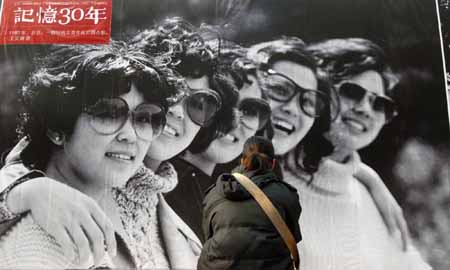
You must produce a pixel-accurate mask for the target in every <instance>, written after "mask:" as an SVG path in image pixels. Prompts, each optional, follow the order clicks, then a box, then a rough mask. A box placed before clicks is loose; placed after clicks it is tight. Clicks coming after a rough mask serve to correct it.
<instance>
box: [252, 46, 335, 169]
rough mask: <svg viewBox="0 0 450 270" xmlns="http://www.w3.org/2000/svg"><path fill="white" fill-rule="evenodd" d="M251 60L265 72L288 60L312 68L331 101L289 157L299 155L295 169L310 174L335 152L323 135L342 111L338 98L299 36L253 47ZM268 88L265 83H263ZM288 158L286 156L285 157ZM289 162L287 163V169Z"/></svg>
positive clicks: (320, 88) (319, 88)
mask: <svg viewBox="0 0 450 270" xmlns="http://www.w3.org/2000/svg"><path fill="white" fill-rule="evenodd" d="M248 56H249V58H251V59H252V60H254V61H255V62H257V63H259V65H260V68H261V69H265V68H270V67H271V66H272V65H273V64H274V63H275V62H277V61H281V60H288V61H292V62H295V63H298V64H301V65H303V66H306V67H308V68H310V69H311V70H312V71H313V72H314V74H315V76H316V79H317V81H318V90H320V91H322V92H324V93H325V94H327V95H328V96H329V97H330V98H329V102H328V104H327V105H328V106H326V108H325V111H324V112H323V113H322V114H321V115H320V116H319V117H318V118H316V119H315V121H314V124H313V126H312V128H311V130H310V131H309V132H308V133H307V135H306V136H305V137H304V138H303V139H302V141H300V143H299V144H297V146H296V147H295V148H294V149H293V150H292V151H290V153H288V154H287V155H289V154H294V155H295V157H296V158H295V166H294V167H295V168H291V169H296V170H298V169H300V170H302V171H304V172H307V173H314V172H316V171H317V169H318V166H319V162H320V160H321V159H322V158H323V157H325V156H328V155H329V154H331V153H332V152H333V149H334V148H333V146H332V144H331V142H330V141H329V140H328V139H326V138H325V137H324V136H323V135H324V133H325V132H327V131H328V130H329V129H330V124H331V121H332V119H333V118H334V116H335V115H336V114H337V111H338V101H337V96H336V94H335V93H334V91H333V89H332V87H331V85H330V83H329V81H328V78H327V76H326V74H325V73H323V72H321V71H320V70H319V69H318V67H317V64H316V61H315V59H314V58H313V56H312V55H311V54H310V53H309V52H308V51H307V50H306V44H305V43H304V42H303V41H302V40H301V39H299V38H297V37H282V38H280V39H277V40H273V41H269V42H263V43H259V44H256V45H254V46H252V47H251V48H250V49H249V53H248ZM260 83H261V86H262V87H264V83H263V82H260ZM285 158H286V157H285ZM287 165H288V163H287V162H286V163H285V166H287Z"/></svg>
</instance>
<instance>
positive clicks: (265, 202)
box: [233, 173, 300, 270]
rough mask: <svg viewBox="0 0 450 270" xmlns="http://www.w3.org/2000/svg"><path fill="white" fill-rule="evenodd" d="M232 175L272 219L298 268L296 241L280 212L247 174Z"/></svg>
mask: <svg viewBox="0 0 450 270" xmlns="http://www.w3.org/2000/svg"><path fill="white" fill-rule="evenodd" d="M233 176H234V177H235V178H236V180H238V182H239V183H241V185H242V186H244V188H245V189H247V191H248V192H249V193H250V194H251V195H252V196H253V198H255V200H256V202H257V203H258V204H259V205H260V206H261V208H262V210H263V211H264V213H266V215H267V216H268V217H269V219H270V221H272V223H273V225H274V226H275V228H276V229H277V231H278V232H279V233H280V235H281V238H283V240H284V243H285V244H286V246H287V247H288V248H289V251H290V252H291V258H292V260H293V262H294V269H295V270H297V269H299V265H300V256H299V254H298V249H297V242H296V241H295V238H294V236H293V235H292V233H291V231H290V230H289V228H288V226H287V225H286V223H285V222H284V220H283V218H282V217H281V215H280V213H279V212H278V211H277V209H276V208H275V207H274V206H273V204H272V202H271V201H270V199H269V198H267V196H266V194H264V192H263V191H262V190H261V189H260V188H259V187H258V186H257V185H255V183H253V181H252V180H250V179H249V178H248V177H247V176H245V175H243V174H240V173H233Z"/></svg>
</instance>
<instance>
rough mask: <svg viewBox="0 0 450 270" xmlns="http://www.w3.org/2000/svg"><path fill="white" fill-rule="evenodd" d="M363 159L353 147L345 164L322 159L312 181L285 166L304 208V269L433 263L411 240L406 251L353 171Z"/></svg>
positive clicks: (393, 268) (382, 269) (392, 268)
mask: <svg viewBox="0 0 450 270" xmlns="http://www.w3.org/2000/svg"><path fill="white" fill-rule="evenodd" d="M360 165H361V160H360V158H359V156H358V154H357V153H356V152H355V153H354V154H353V155H352V156H351V158H350V160H349V161H348V162H347V163H345V164H343V163H337V162H335V161H333V160H331V159H326V160H324V161H322V163H321V165H320V167H319V171H318V172H317V173H316V174H315V175H314V180H313V182H312V184H311V185H307V183H306V182H305V180H301V176H300V175H297V174H294V173H293V172H290V171H285V172H283V173H284V179H285V181H286V182H288V183H289V184H291V185H293V186H294V187H296V188H297V190H298V193H299V196H300V203H301V206H302V209H303V211H302V214H301V216H300V221H299V222H300V228H301V231H302V236H303V240H302V241H301V242H300V243H299V245H298V247H299V252H300V257H301V267H300V268H301V269H304V270H332V269H336V270H352V269H361V270H372V269H373V270H375V269H377V270H378V269H379V270H397V269H399V270H400V269H408V270H415V269H431V267H430V266H428V265H427V264H426V263H425V262H424V261H423V260H422V258H421V257H420V255H419V253H418V252H417V250H416V249H415V248H414V247H413V246H409V247H408V251H407V252H404V251H402V248H401V241H400V235H395V236H394V237H393V236H391V235H389V233H388V230H387V228H386V226H385V224H384V223H383V220H382V217H381V215H380V213H379V212H378V210H377V208H376V206H375V204H374V202H373V200H372V197H371V196H370V194H369V192H368V190H367V189H366V188H365V186H364V185H362V184H361V183H360V182H359V181H358V180H357V179H355V178H354V177H353V175H354V174H355V173H356V171H357V170H359V168H360Z"/></svg>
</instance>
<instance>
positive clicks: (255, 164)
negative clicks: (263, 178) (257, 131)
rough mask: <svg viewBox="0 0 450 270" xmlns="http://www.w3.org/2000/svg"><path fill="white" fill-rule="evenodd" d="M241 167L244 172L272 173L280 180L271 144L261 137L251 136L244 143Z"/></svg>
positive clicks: (279, 172)
mask: <svg viewBox="0 0 450 270" xmlns="http://www.w3.org/2000/svg"><path fill="white" fill-rule="evenodd" d="M241 165H242V166H243V167H244V169H245V170H246V171H255V172H256V173H260V172H262V173H263V172H266V171H273V172H274V173H275V174H276V175H277V177H278V179H279V180H282V179H283V177H282V174H281V168H280V165H279V164H278V162H277V161H276V159H275V150H274V148H273V144H272V142H271V141H270V140H269V139H267V138H265V137H262V136H252V137H250V138H248V139H247V141H245V143H244V149H243V151H242V158H241Z"/></svg>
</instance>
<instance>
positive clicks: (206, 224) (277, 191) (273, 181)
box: [198, 171, 301, 270]
mask: <svg viewBox="0 0 450 270" xmlns="http://www.w3.org/2000/svg"><path fill="white" fill-rule="evenodd" d="M246 175H247V177H249V178H250V179H251V180H252V181H253V182H254V183H255V184H256V185H258V187H259V188H261V189H262V190H263V191H264V193H265V194H266V195H267V197H269V199H270V200H271V201H272V203H273V204H274V206H275V207H276V208H277V210H278V211H279V212H280V214H281V216H282V217H283V219H284V221H285V222H286V224H287V225H288V227H289V229H290V230H291V232H292V233H293V235H294V237H295V240H296V241H297V242H299V241H300V240H301V234H300V228H299V221H298V220H299V217H300V213H301V207H300V200H299V197H298V194H297V190H296V189H295V188H294V187H292V186H290V185H289V184H287V183H284V182H282V181H280V180H278V179H277V178H276V176H275V174H273V173H272V172H271V171H268V172H265V173H262V174H259V175H255V173H252V172H250V173H246ZM202 226H203V232H204V234H205V239H206V242H205V244H204V246H203V249H202V253H201V255H200V259H199V262H198V269H199V270H206V269H211V270H213V269H214V270H220V269H258V270H266V269H274V270H285V269H292V263H291V259H290V253H289V249H288V248H287V246H286V244H285V243H284V242H283V239H282V238H281V236H280V235H279V233H278V231H277V230H276V229H275V227H274V226H273V224H272V222H271V221H270V220H269V218H268V217H267V216H266V214H265V213H264V212H263V210H262V209H261V208H260V206H259V205H258V204H257V202H256V201H255V200H254V199H253V197H252V196H251V195H250V194H249V193H248V192H247V191H246V190H245V189H244V187H243V186H242V185H241V184H239V182H237V181H236V179H235V178H234V177H233V176H232V175H231V174H222V175H221V176H219V178H218V180H217V182H216V184H215V185H214V186H212V187H211V188H210V190H209V191H208V193H207V195H206V197H205V200H204V211H203V223H202Z"/></svg>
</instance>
